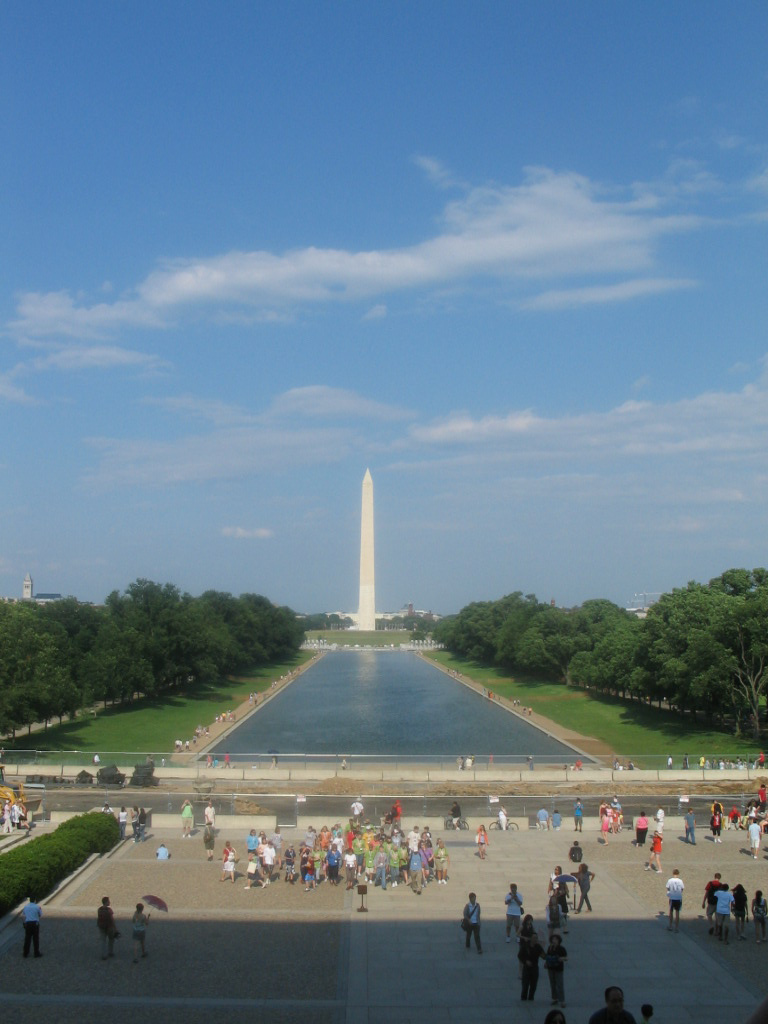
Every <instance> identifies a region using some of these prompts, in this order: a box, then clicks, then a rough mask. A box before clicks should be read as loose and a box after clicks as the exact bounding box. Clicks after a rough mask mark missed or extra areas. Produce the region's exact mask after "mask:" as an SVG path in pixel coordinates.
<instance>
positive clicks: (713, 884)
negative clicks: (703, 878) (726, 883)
mask: <svg viewBox="0 0 768 1024" xmlns="http://www.w3.org/2000/svg"><path fill="white" fill-rule="evenodd" d="M721 878H722V876H721V874H720V872H719V871H716V872H715V875H714V877H713V878H712V879H711V880H710V881H709V882H707V884H706V885H705V886H704V899H703V900H702V901H701V909H702V910H704V908H705V907H706V911H707V923H708V924H709V934H710V935H714V933H715V922H714V915H715V908H716V907H717V892H718V890H719V889H720V887H721V886H722V884H723V883H722V881H721Z"/></svg>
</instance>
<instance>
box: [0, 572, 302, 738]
mask: <svg viewBox="0 0 768 1024" xmlns="http://www.w3.org/2000/svg"><path fill="white" fill-rule="evenodd" d="M303 638H304V627H303V625H302V624H301V623H300V622H299V621H298V620H297V618H296V615H295V613H294V612H293V611H291V609H290V608H284V607H283V608H280V607H277V606H276V605H274V604H272V603H271V601H269V600H268V599H267V598H266V597H261V596H259V595H257V594H242V595H241V596H240V597H233V596H232V595H231V594H226V593H220V592H218V591H214V590H209V591H206V593H204V594H203V595H202V596H201V597H191V596H190V595H189V594H182V593H180V591H179V590H178V589H177V588H176V587H175V586H173V585H172V584H170V583H166V584H160V583H153V582H152V581H150V580H144V579H139V580H136V582H135V583H131V585H130V586H129V587H128V588H127V590H126V591H125V593H123V594H120V593H119V592H118V591H114V592H113V593H111V594H110V595H109V597H108V598H107V599H106V602H105V603H104V606H103V607H96V606H94V605H87V604H80V603H79V602H77V601H76V600H75V599H74V598H67V599H65V600H63V601H53V602H50V603H49V604H43V605H38V604H35V603H34V602H32V601H22V602H19V603H15V604H10V603H8V604H0V733H2V734H9V733H10V734H11V735H15V734H16V730H17V729H22V728H24V727H29V726H31V725H32V723H33V722H44V723H46V725H47V724H48V722H50V721H52V720H53V719H58V720H59V722H61V721H62V720H63V717H64V716H65V715H67V716H70V717H72V716H74V715H75V714H76V713H77V712H78V711H80V710H81V709H82V708H84V707H88V706H91V705H92V704H93V703H94V702H103V703H104V704H105V706H106V705H107V704H110V703H113V704H114V703H123V702H131V701H133V700H134V699H135V698H136V697H137V696H150V697H162V695H163V694H167V693H170V692H172V691H179V690H187V689H190V688H192V687H196V686H199V685H200V684H201V683H207V682H212V681H214V680H217V679H220V678H222V676H226V675H231V674H232V673H236V672H241V671H244V670H246V669H250V668H253V667H254V666H256V665H262V664H265V663H267V662H270V661H273V660H276V659H279V658H285V657H287V656H290V655H291V654H293V653H294V652H295V651H297V650H298V648H299V646H300V644H301V642H302V640H303Z"/></svg>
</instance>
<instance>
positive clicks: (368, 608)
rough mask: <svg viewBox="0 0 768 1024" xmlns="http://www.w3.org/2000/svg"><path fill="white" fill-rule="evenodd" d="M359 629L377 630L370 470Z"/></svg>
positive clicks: (368, 473) (366, 478)
mask: <svg viewBox="0 0 768 1024" xmlns="http://www.w3.org/2000/svg"><path fill="white" fill-rule="evenodd" d="M357 628H358V629H368V630H373V629H376V586H375V582H374V574H373V480H372V479H371V471H370V469H366V471H365V476H364V477H363V510H362V518H361V523H360V605H359V607H358V610H357Z"/></svg>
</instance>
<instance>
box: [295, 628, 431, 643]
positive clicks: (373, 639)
mask: <svg viewBox="0 0 768 1024" xmlns="http://www.w3.org/2000/svg"><path fill="white" fill-rule="evenodd" d="M410 639H411V634H410V632H409V631H408V630H407V629H393V630H384V629H377V630H375V631H374V630H367V631H366V630H360V631H358V630H350V629H308V630H307V640H309V641H312V640H325V642H326V643H327V644H339V646H342V647H391V646H392V645H393V644H394V645H395V647H399V646H400V644H404V643H408V641H409V640H410Z"/></svg>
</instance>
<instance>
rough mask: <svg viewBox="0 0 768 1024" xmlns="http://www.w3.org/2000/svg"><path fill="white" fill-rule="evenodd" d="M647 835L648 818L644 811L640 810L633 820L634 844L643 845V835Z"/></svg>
mask: <svg viewBox="0 0 768 1024" xmlns="http://www.w3.org/2000/svg"><path fill="white" fill-rule="evenodd" d="M647 835H648V818H647V817H646V814H645V811H640V817H639V818H638V819H637V820H636V821H635V845H636V846H645V837H646V836H647Z"/></svg>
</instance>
